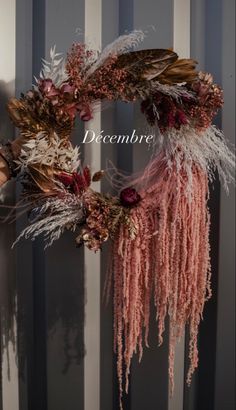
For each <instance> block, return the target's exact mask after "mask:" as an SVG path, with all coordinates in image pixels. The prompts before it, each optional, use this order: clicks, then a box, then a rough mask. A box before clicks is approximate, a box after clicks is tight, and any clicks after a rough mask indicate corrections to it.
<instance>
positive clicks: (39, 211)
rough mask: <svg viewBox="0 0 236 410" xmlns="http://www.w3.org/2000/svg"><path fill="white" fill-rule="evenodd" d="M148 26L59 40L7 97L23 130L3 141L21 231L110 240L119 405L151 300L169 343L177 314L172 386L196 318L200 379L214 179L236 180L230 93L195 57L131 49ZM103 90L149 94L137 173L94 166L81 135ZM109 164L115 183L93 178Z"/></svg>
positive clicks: (136, 96) (90, 242)
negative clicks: (223, 122) (103, 40)
mask: <svg viewBox="0 0 236 410" xmlns="http://www.w3.org/2000/svg"><path fill="white" fill-rule="evenodd" d="M143 38H144V33H143V32H142V31H133V32H131V33H130V34H127V35H123V36H121V37H119V38H118V39H116V40H115V41H114V42H113V43H112V44H110V45H109V46H107V47H106V48H105V49H104V50H103V51H102V52H98V51H96V50H91V49H90V48H89V47H87V46H86V45H85V44H81V43H75V44H73V45H72V47H71V49H70V51H69V52H68V55H67V58H66V60H64V59H63V58H62V56H61V55H60V54H58V53H56V50H55V48H53V49H51V52H50V61H45V60H43V67H42V71H41V73H40V77H39V78H38V79H36V83H35V85H34V86H33V88H32V89H31V90H30V91H28V92H27V93H26V94H25V95H21V98H20V99H16V98H13V99H11V100H10V101H9V103H8V111H9V114H10V117H11V119H12V121H13V123H14V124H15V125H16V127H18V128H19V130H20V138H21V141H23V143H22V147H21V152H20V154H19V155H18V157H17V159H14V161H13V162H14V166H13V165H12V161H10V160H9V158H6V154H5V155H4V153H1V155H2V156H3V157H4V158H5V160H6V161H7V163H8V164H9V166H10V165H11V169H12V170H13V171H14V173H17V174H18V178H19V179H20V182H21V184H22V194H21V196H22V197H21V201H20V206H24V207H25V210H26V211H27V212H28V215H29V225H28V226H27V227H26V228H25V229H24V230H23V232H22V233H21V234H20V236H19V237H18V239H17V241H18V240H19V239H20V238H22V237H25V238H31V239H33V240H34V239H35V238H36V237H37V236H39V235H41V234H42V235H43V236H44V239H45V241H46V246H50V245H51V244H52V243H53V242H54V241H55V240H57V239H59V237H60V236H61V235H62V233H63V232H64V231H65V230H71V231H72V232H74V233H75V235H76V239H75V241H76V244H77V246H81V245H85V246H87V247H88V248H89V249H90V250H92V251H95V252H96V251H98V250H99V249H100V248H101V247H102V245H103V243H104V242H106V241H107V240H108V239H110V240H111V244H112V262H111V264H110V266H109V269H108V274H107V281H106V292H107V295H109V293H110V290H111V283H112V280H113V284H114V290H113V303H114V347H115V352H116V353H117V372H118V379H119V386H120V406H121V407H122V391H123V384H124V385H125V390H126V392H128V380H129V372H130V364H131V359H132V357H133V355H134V353H136V352H139V356H140V358H141V357H142V353H143V346H144V345H145V346H148V334H149V318H150V303H151V300H153V301H154V305H155V308H156V320H157V332H158V340H159V344H161V343H162V340H163V332H164V329H165V320H166V317H167V316H168V317H169V329H170V337H169V377H170V390H171V391H173V378H174V353H175V346H176V343H177V341H178V340H179V339H180V338H181V336H182V335H183V332H184V329H185V325H186V324H187V323H188V324H189V335H190V336H189V360H190V366H189V371H188V375H187V382H188V383H190V381H191V376H192V374H193V372H194V369H195V368H196V367H197V364H198V348H197V336H198V327H199V323H200V320H201V317H202V314H203V308H204V304H205V301H206V300H208V299H209V298H210V296H211V286H210V276H211V267H210V245H209V229H210V214H209V209H208V199H209V188H208V182H209V181H210V182H211V181H213V180H214V177H215V175H216V173H217V174H218V175H219V177H220V179H221V181H222V183H223V186H224V187H225V188H226V190H227V189H228V185H229V183H230V182H232V181H233V179H234V163H235V161H234V153H233V152H231V150H230V149H229V148H228V146H227V144H226V142H225V139H224V136H223V134H222V132H221V131H220V130H219V129H217V128H216V127H215V126H214V125H212V120H213V118H214V116H215V115H216V113H217V111H218V109H219V108H221V106H222V104H223V97H222V90H221V88H220V87H219V86H218V85H216V84H214V82H213V78H212V76H211V74H208V73H203V72H201V71H200V72H198V71H197V70H196V64H197V63H196V61H194V60H192V59H179V58H178V55H177V54H176V53H175V52H174V51H172V50H162V49H151V50H141V51H133V49H134V47H136V46H138V45H139V43H140V42H141V41H142V40H143ZM130 50H132V51H130ZM105 100H106V101H107V100H108V101H117V100H121V101H125V102H127V103H133V102H136V101H137V102H140V104H141V112H142V113H143V114H144V115H145V117H146V120H147V123H148V126H149V127H150V126H151V127H152V129H153V132H154V135H155V142H154V149H153V154H152V156H151V159H150V161H149V163H148V165H147V166H146V168H145V169H144V171H143V172H142V173H139V174H138V175H133V176H132V175H131V176H130V177H127V176H125V175H122V174H121V173H120V172H118V171H117V170H116V169H115V168H113V169H112V170H111V169H107V170H105V171H104V170H96V172H95V173H94V174H91V170H90V168H89V166H83V165H82V162H81V158H80V149H79V147H77V146H73V145H72V142H71V133H72V131H73V128H74V126H75V120H76V117H78V118H79V119H80V120H81V121H88V120H90V119H92V118H93V113H94V110H96V103H97V102H98V101H105ZM5 152H8V153H9V152H10V148H9V147H8V150H7V149H6V148H5ZM9 156H10V154H9ZM104 175H107V176H108V179H109V181H110V182H111V185H112V186H113V188H116V189H117V194H116V195H110V194H107V193H105V194H104V193H101V192H97V191H95V190H94V189H93V188H92V187H91V182H96V181H99V180H100V179H101V178H102V177H103V176H104ZM17 241H16V242H17ZM123 372H124V373H125V375H124V376H125V383H123V382H124V380H123Z"/></svg>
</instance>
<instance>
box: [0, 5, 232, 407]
mask: <svg viewBox="0 0 236 410" xmlns="http://www.w3.org/2000/svg"><path fill="white" fill-rule="evenodd" d="M234 7H235V5H234V0H227V1H224V0H199V1H198V2H195V1H194V0H155V1H154V0H145V1H143V0H67V1H66V2H65V1H63V0H20V1H15V0H9V1H7V2H6V1H4V0H0V30H1V32H0V33H1V35H0V52H1V56H3V55H4V56H5V55H6V53H7V54H8V55H9V56H10V59H11V60H7V59H6V58H5V59H1V60H0V88H1V90H0V91H1V94H0V95H1V96H2V93H3V88H5V84H3V82H2V81H5V83H6V82H8V83H9V81H11V84H10V91H9V92H10V93H11V94H13V93H14V92H15V91H14V90H16V94H17V95H18V96H19V92H20V91H26V90H27V89H28V88H29V87H30V85H31V83H32V78H33V75H38V71H39V68H40V59H41V57H46V58H47V57H48V55H49V50H50V47H51V46H53V45H54V44H56V45H57V49H58V51H62V52H65V51H66V50H67V49H68V47H69V46H70V44H71V43H72V42H73V41H74V40H77V41H83V40H84V38H85V39H86V40H89V41H90V42H91V43H92V44H93V45H100V44H102V46H105V45H106V44H108V43H109V42H111V41H112V40H114V39H115V38H116V37H117V36H118V35H119V34H122V33H124V31H125V30H132V29H133V28H138V29H139V28H141V29H144V30H147V31H148V32H149V35H148V37H147V38H146V39H145V42H144V43H143V45H142V46H141V47H142V48H147V47H160V48H165V47H166V48H168V47H172V46H174V48H175V49H176V50H177V51H178V52H179V54H180V55H185V56H188V55H189V53H190V54H191V57H196V58H197V59H198V60H199V63H200V67H201V68H202V69H207V70H211V71H212V72H213V73H214V74H215V76H216V79H217V81H219V82H220V83H222V84H223V86H224V88H225V107H224V110H223V114H222V125H223V128H224V130H225V133H226V134H227V136H229V138H231V140H232V141H233V139H234V132H235V129H234V95H233V85H232V84H233V82H234V47H233V37H234V36H233V34H234V20H233V15H234ZM7 18H8V20H7ZM76 32H77V34H76ZM6 39H7V41H6ZM6 44H7V48H6ZM9 61H11V63H9ZM9 75H10V77H9ZM6 76H7V77H6ZM12 84H14V86H13V87H12ZM3 86H4V87H3ZM8 90H9V87H8ZM0 104H1V101H0ZM0 116H1V118H0V120H1V123H0V130H1V132H3V133H5V134H6V133H9V134H11V132H12V131H11V128H9V123H8V122H7V120H6V114H3V110H2V107H1V111H0ZM218 124H219V125H221V118H220V117H219V118H218ZM86 126H89V127H91V128H97V129H98V130H99V129H100V128H101V129H105V130H106V131H107V132H108V133H111V134H112V133H122V132H123V131H125V132H126V133H127V132H128V131H129V130H132V129H134V128H135V129H137V130H139V129H142V127H143V121H142V118H141V116H140V111H139V107H136V106H127V105H126V104H122V103H118V104H113V105H111V106H110V107H109V108H108V109H107V110H106V111H103V112H102V113H101V115H98V116H97V117H96V118H95V120H94V121H93V122H92V123H91V124H87V125H86ZM83 133H84V127H83V124H79V123H78V124H77V125H76V130H75V133H74V135H73V141H74V142H77V143H78V144H79V143H80V142H81V139H82V136H83ZM145 149H146V147H143V146H141V147H140V146H138V145H136V146H134V147H119V148H117V147H114V146H105V145H104V146H101V147H100V146H91V147H89V148H86V149H85V147H83V146H82V155H83V156H84V157H85V158H86V160H88V161H89V162H92V168H93V170H94V171H95V170H97V169H98V168H100V167H102V168H103V167H104V166H105V163H106V159H107V158H109V159H112V161H113V162H114V163H116V164H117V165H118V166H119V167H121V168H123V169H125V170H127V171H136V170H140V169H141V168H142V167H143V166H144V165H145V163H146V162H147V160H148V158H149V155H150V152H148V151H145ZM102 189H103V190H106V189H107V183H106V182H105V181H104V182H102ZM11 195H12V194H11ZM219 205H220V206H219ZM233 206H234V198H233V193H232V192H231V196H230V197H227V198H226V196H225V195H224V194H223V193H221V197H220V191H219V185H217V184H216V189H215V190H214V191H213V196H212V201H211V210H212V259H213V288H214V291H215V293H214V297H213V299H212V301H211V302H209V305H208V307H207V309H206V312H205V322H204V324H203V325H202V326H201V334H200V360H201V359H202V361H201V362H200V367H199V372H197V373H196V376H195V378H194V380H193V384H192V387H191V389H190V390H189V389H186V388H185V387H184V380H183V379H184V376H183V373H184V367H185V365H186V359H187V358H186V357H185V356H186V355H185V352H184V350H185V349H184V341H182V343H181V344H180V346H179V350H178V354H177V356H178V357H177V361H176V391H175V396H174V397H173V399H170V398H169V397H168V361H167V359H168V332H166V342H165V343H164V345H163V346H162V347H161V348H159V349H157V347H156V344H157V343H156V325H155V320H154V318H153V321H152V326H151V343H150V344H151V347H150V349H147V350H146V351H145V354H144V357H143V361H142V363H141V364H139V363H137V361H136V359H135V360H134V362H133V365H132V371H131V383H130V395H129V397H128V398H127V399H126V400H125V405H124V408H125V410H143V409H144V408H147V409H150V410H154V409H155V410H156V409H157V410H182V409H183V410H199V409H201V410H221V409H223V408H224V409H225V410H233V408H234V396H233V381H234V369H233V360H232V354H233V344H234V343H233V340H234V327H233V325H232V322H233V318H234V308H233V307H234V263H233V254H234V239H233V238H234V230H233V217H234V210H233ZM25 222H26V221H24V220H20V221H18V222H17V224H16V231H17V232H19V230H20V229H21V228H22V226H23V225H24V223H25ZM4 229H5V230H4V231H3V230H2V228H1V236H0V251H1V253H0V256H1V261H0V263H1V276H0V281H1V283H0V285H1V291H0V301H1V300H2V299H3V297H4V301H5V303H6V300H8V299H7V297H5V296H6V294H7V288H8V289H9V286H10V287H11V286H12V292H13V290H14V289H13V285H12V283H13V282H9V283H10V285H9V283H8V284H7V282H6V277H8V276H9V274H8V273H9V271H11V275H12V276H13V277H14V276H16V274H17V282H18V312H19V322H18V350H19V370H20V374H19V377H18V378H17V368H16V366H15V362H14V354H13V353H12V351H11V350H10V352H11V356H10V359H11V360H10V362H11V368H12V378H11V380H10V382H9V381H8V379H7V366H6V364H7V362H6V355H4V363H3V371H2V395H0V409H1V410H18V409H19V410H112V409H113V410H118V398H117V380H116V366H115V358H114V356H113V353H112V306H111V305H109V306H108V308H105V307H104V306H103V305H102V303H101V290H102V287H103V283H104V277H105V270H106V263H107V259H108V256H109V254H108V250H107V249H106V248H105V249H104V251H103V252H102V254H101V256H100V255H95V256H93V255H91V253H90V252H88V251H85V252H84V251H83V250H78V249H76V248H75V247H74V243H73V236H72V235H71V234H69V233H68V234H65V235H64V237H63V238H62V239H61V240H60V241H58V243H56V244H55V245H54V246H53V247H52V248H51V249H49V250H48V251H46V252H44V250H43V244H42V243H41V241H38V242H37V243H36V244H34V245H32V244H31V243H30V242H26V241H25V242H22V243H21V244H19V247H18V248H17V251H16V262H17V263H16V265H17V266H16V269H15V267H14V266H13V265H14V264H13V263H10V264H9V258H11V256H9V255H10V253H9V251H8V248H9V243H10V242H11V240H12V238H13V237H14V230H15V227H13V228H9V227H7V230H6V228H4ZM6 233H8V236H7V235H6ZM11 255H13V254H12V253H11ZM218 259H219V263H218ZM12 260H13V259H12ZM7 272H8V273H7ZM9 303H10V302H9ZM84 306H85V307H84ZM84 314H85V326H84ZM84 342H85V350H86V351H87V354H86V356H85V358H83V353H84ZM65 346H67V349H66V352H65V351H64V347H65ZM68 346H70V347H69V348H68ZM210 348H211V350H210V352H209V354H208V349H210ZM67 364H70V365H69V367H68V368H66V367H67ZM222 368H223V371H222ZM64 370H66V371H65V372H64ZM205 374H207V375H208V376H207V380H206V379H205V377H204V375H205ZM225 403H226V404H227V405H226V404H225ZM1 406H2V407H1Z"/></svg>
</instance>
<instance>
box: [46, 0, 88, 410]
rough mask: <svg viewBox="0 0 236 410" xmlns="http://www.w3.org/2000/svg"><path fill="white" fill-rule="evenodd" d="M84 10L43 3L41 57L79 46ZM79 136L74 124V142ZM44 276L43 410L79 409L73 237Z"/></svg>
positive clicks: (80, 295) (79, 291)
mask: <svg viewBox="0 0 236 410" xmlns="http://www.w3.org/2000/svg"><path fill="white" fill-rule="evenodd" d="M84 10H85V6H84V1H83V0H79V1H77V0H69V1H67V2H66V4H65V2H64V1H62V0H57V1H49V0H47V1H46V3H45V51H46V58H48V56H49V51H50V48H51V47H52V46H54V44H56V48H57V50H58V52H63V53H64V54H65V53H66V52H67V51H68V49H69V47H70V46H71V44H72V43H73V42H74V41H81V42H82V41H83V33H84ZM77 29H79V30H80V33H81V34H80V35H78V34H76V30H77ZM82 131H83V128H81V127H80V126H78V125H77V127H76V131H75V133H74V141H76V142H77V143H78V142H79V141H80V139H81V133H82ZM45 274H46V282H45V284H46V305H47V332H48V344H47V378H48V385H47V389H48V410H55V409H56V410H83V408H84V394H83V392H84V379H83V374H84V373H83V372H84V370H83V353H84V341H83V327H84V279H83V275H84V262H83V251H82V250H78V249H76V247H75V243H74V235H72V234H70V233H68V234H65V235H64V236H63V237H62V238H61V239H60V240H59V241H58V242H57V243H56V244H54V246H53V247H51V248H50V249H49V250H48V251H47V252H46V254H45Z"/></svg>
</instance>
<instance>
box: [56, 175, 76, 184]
mask: <svg viewBox="0 0 236 410" xmlns="http://www.w3.org/2000/svg"><path fill="white" fill-rule="evenodd" d="M57 178H58V179H59V181H60V182H62V184H63V185H64V186H65V187H69V186H70V185H71V184H72V182H73V175H71V174H67V173H66V172H61V173H60V174H59V175H57Z"/></svg>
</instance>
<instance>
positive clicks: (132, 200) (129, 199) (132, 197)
mask: <svg viewBox="0 0 236 410" xmlns="http://www.w3.org/2000/svg"><path fill="white" fill-rule="evenodd" d="M140 200H141V196H140V195H139V194H138V192H137V191H136V190H135V189H134V188H125V189H123V190H122V191H121V193H120V201H121V204H122V205H123V206H127V207H132V206H134V205H137V204H138V203H139V202H140Z"/></svg>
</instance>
